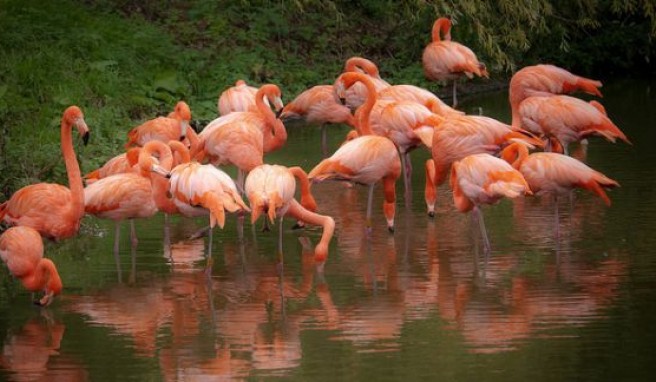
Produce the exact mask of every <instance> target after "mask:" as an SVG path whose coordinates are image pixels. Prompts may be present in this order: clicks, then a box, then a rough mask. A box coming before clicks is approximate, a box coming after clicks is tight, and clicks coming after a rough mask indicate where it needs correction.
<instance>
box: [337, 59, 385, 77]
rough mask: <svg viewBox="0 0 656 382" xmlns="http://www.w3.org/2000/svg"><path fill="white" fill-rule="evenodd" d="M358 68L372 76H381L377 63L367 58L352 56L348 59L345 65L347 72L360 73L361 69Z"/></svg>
mask: <svg viewBox="0 0 656 382" xmlns="http://www.w3.org/2000/svg"><path fill="white" fill-rule="evenodd" d="M358 69H360V70H362V71H363V72H364V73H365V74H368V75H370V76H372V77H376V78H380V73H379V72H378V67H377V66H376V64H374V63H373V62H371V61H369V60H367V59H366V58H362V57H352V58H350V59H348V61H346V65H345V66H344V71H345V72H354V73H359V72H360V71H359V70H358Z"/></svg>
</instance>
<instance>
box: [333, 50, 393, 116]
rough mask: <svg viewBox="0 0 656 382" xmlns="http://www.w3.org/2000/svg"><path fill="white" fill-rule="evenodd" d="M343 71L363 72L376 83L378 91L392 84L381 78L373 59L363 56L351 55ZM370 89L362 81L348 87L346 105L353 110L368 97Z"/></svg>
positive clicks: (345, 98)
mask: <svg viewBox="0 0 656 382" xmlns="http://www.w3.org/2000/svg"><path fill="white" fill-rule="evenodd" d="M342 73H361V74H364V75H366V76H367V77H369V80H370V81H371V83H372V84H373V85H374V88H375V89H376V93H378V92H379V91H381V90H383V89H385V88H388V87H389V86H390V84H389V83H388V82H387V81H385V80H383V79H382V78H380V72H379V71H378V67H377V66H376V64H374V63H373V62H372V61H371V60H367V59H366V58H363V57H351V58H349V59H348V60H346V63H345V64H344V71H343V72H342ZM368 92H369V91H368V90H367V88H366V86H364V84H362V83H356V84H354V85H353V86H352V87H350V88H348V90H347V91H346V93H345V94H344V101H345V104H346V106H348V107H349V108H351V109H352V110H355V109H357V108H358V107H360V106H361V105H362V104H363V103H364V102H365V101H366V99H367V94H368Z"/></svg>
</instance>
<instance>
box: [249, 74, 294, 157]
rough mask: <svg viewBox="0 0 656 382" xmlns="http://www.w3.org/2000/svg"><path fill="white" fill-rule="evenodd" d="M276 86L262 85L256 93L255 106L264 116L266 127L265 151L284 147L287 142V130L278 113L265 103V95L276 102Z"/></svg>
mask: <svg viewBox="0 0 656 382" xmlns="http://www.w3.org/2000/svg"><path fill="white" fill-rule="evenodd" d="M273 91H274V88H273V87H272V85H264V86H262V87H261V88H260V89H259V90H258V91H257V94H256V95H255V106H256V108H257V110H258V111H259V112H260V115H261V116H262V118H264V123H265V125H266V126H265V129H264V131H263V132H262V134H263V135H264V145H263V146H264V147H263V149H264V152H270V151H273V150H276V149H279V148H280V147H282V146H283V145H284V144H285V142H287V130H286V129H285V125H284V124H283V123H282V121H281V120H279V119H277V118H276V115H275V114H274V113H273V110H271V107H269V106H268V105H267V104H265V103H264V97H265V96H266V97H268V98H269V102H271V104H275V100H273V99H272V98H273Z"/></svg>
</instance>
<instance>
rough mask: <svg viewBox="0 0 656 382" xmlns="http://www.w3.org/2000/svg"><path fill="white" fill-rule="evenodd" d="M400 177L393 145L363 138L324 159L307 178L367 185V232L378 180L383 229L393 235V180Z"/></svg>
mask: <svg viewBox="0 0 656 382" xmlns="http://www.w3.org/2000/svg"><path fill="white" fill-rule="evenodd" d="M400 175H401V160H400V159H399V154H398V152H397V150H396V147H395V146H394V143H393V142H392V141H390V140H389V139H387V138H385V137H379V136H375V135H367V136H362V137H358V138H355V139H353V140H351V141H348V142H347V143H345V144H344V145H343V146H342V147H340V148H339V149H338V150H337V151H336V152H335V153H334V154H333V155H332V156H331V157H330V158H327V159H324V160H323V161H321V163H319V164H318V165H317V166H316V167H314V169H312V171H310V174H309V175H308V177H309V179H310V180H311V181H313V182H321V181H324V180H329V179H334V180H345V181H350V182H355V183H360V184H364V185H367V186H369V197H368V199H367V231H368V232H370V231H371V205H372V201H373V195H374V185H375V184H376V183H377V182H379V181H382V182H383V187H384V193H385V198H384V200H383V210H384V212H385V218H386V219H387V229H388V230H389V231H390V232H394V212H395V209H396V207H395V202H396V190H395V183H396V179H397V178H398V177H399V176H400Z"/></svg>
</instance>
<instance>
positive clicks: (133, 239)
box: [130, 219, 139, 247]
mask: <svg viewBox="0 0 656 382" xmlns="http://www.w3.org/2000/svg"><path fill="white" fill-rule="evenodd" d="M130 243H132V246H133V247H136V246H137V244H139V239H137V230H136V228H135V227H134V219H130Z"/></svg>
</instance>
